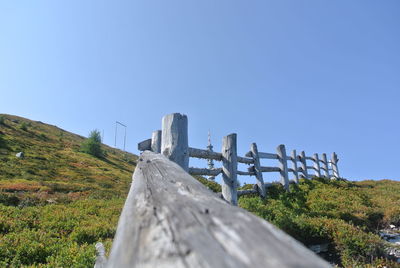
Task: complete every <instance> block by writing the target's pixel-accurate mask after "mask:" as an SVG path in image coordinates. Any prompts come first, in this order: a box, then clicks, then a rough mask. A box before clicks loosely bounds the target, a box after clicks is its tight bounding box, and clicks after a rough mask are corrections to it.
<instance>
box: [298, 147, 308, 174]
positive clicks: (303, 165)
mask: <svg viewBox="0 0 400 268" xmlns="http://www.w3.org/2000/svg"><path fill="white" fill-rule="evenodd" d="M300 163H301V170H302V173H303V175H304V178H305V179H308V178H309V177H308V171H307V158H306V153H305V152H304V151H302V152H301V153H300Z"/></svg>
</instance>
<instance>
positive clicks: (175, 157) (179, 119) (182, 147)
mask: <svg viewBox="0 0 400 268" xmlns="http://www.w3.org/2000/svg"><path fill="white" fill-rule="evenodd" d="M161 152H162V154H163V155H165V156H166V157H168V158H169V160H171V161H173V162H175V163H177V164H178V165H179V166H181V167H182V168H183V169H184V170H185V171H186V172H188V171H189V145H188V120H187V116H186V115H183V114H179V113H174V114H169V115H166V116H164V117H163V119H162V138H161Z"/></svg>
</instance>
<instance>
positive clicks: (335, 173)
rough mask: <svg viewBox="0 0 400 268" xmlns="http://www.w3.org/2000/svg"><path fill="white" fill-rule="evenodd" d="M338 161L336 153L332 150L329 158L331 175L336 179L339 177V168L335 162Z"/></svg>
mask: <svg viewBox="0 0 400 268" xmlns="http://www.w3.org/2000/svg"><path fill="white" fill-rule="evenodd" d="M338 161H339V159H338V157H337V154H336V153H335V152H334V153H332V158H331V164H332V171H333V177H335V178H336V179H338V178H340V177H339V169H338V166H337V162H338Z"/></svg>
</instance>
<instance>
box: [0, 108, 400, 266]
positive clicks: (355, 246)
mask: <svg viewBox="0 0 400 268" xmlns="http://www.w3.org/2000/svg"><path fill="white" fill-rule="evenodd" d="M1 117H3V123H2V124H1V123H0V138H1V137H2V140H3V146H0V267H93V265H94V260H95V247H94V245H95V243H96V242H98V241H101V242H103V243H104V244H105V246H106V250H107V252H109V250H110V246H111V242H112V238H113V236H114V233H115V230H116V225H117V221H118V218H119V215H120V213H121V210H122V207H123V204H124V201H125V198H126V195H127V192H128V190H129V185H130V182H131V176H132V172H133V170H134V168H135V165H136V161H137V156H135V155H132V154H126V153H124V152H122V151H120V150H116V149H113V148H110V147H108V146H105V145H102V144H101V145H100V146H101V147H100V148H101V150H102V151H103V152H104V153H105V154H104V156H103V157H102V158H97V157H93V156H92V155H90V154H87V153H84V152H82V151H81V150H82V144H85V141H87V140H89V139H85V138H83V137H81V136H78V135H74V134H72V133H69V132H66V131H64V130H62V129H59V128H57V127H55V126H50V125H46V124H43V123H41V122H35V121H30V120H27V119H24V118H20V117H15V116H9V115H0V118H1ZM23 123H25V125H26V127H27V130H24V129H22V128H21V127H20V126H21V125H22V124H23ZM96 139H97V140H98V137H97V138H96ZM20 151H23V152H24V154H25V157H24V158H23V159H21V158H16V157H15V153H17V152H20ZM196 179H198V180H199V181H200V182H202V183H203V184H204V185H206V186H207V187H208V188H210V189H211V190H212V191H214V192H221V186H220V185H219V184H217V183H215V182H212V181H209V180H206V179H204V178H202V177H199V176H196ZM252 187H253V185H251V184H245V185H244V186H243V187H242V189H251V188H252ZM290 188H291V192H290V193H286V192H285V191H284V189H283V188H282V187H281V186H280V185H274V186H272V187H270V188H269V189H268V197H267V198H266V199H265V200H262V199H261V198H259V197H258V196H256V195H247V196H243V197H241V198H240V199H239V205H240V206H241V207H242V208H244V209H247V210H249V211H251V212H253V213H254V214H256V215H258V216H260V217H262V218H264V219H266V220H268V221H270V222H272V223H273V224H275V225H276V226H278V227H279V228H281V229H283V230H284V231H286V232H287V233H289V234H290V235H292V236H293V237H295V238H296V239H298V240H300V241H301V242H302V243H304V244H306V245H311V244H319V243H325V242H326V243H329V254H327V255H326V256H325V258H326V259H328V260H330V261H333V262H335V263H337V264H338V265H340V266H343V267H379V265H381V266H380V267H383V266H382V265H387V267H399V266H398V265H397V266H396V264H394V263H391V262H389V261H387V260H385V259H382V250H383V247H384V245H383V241H382V240H381V239H380V238H379V237H378V236H377V235H376V232H377V230H379V229H380V228H382V227H384V226H387V225H388V224H395V225H397V226H399V225H400V182H395V181H389V180H383V181H362V182H347V181H329V180H325V179H314V180H311V181H309V180H301V182H300V184H298V185H291V186H290Z"/></svg>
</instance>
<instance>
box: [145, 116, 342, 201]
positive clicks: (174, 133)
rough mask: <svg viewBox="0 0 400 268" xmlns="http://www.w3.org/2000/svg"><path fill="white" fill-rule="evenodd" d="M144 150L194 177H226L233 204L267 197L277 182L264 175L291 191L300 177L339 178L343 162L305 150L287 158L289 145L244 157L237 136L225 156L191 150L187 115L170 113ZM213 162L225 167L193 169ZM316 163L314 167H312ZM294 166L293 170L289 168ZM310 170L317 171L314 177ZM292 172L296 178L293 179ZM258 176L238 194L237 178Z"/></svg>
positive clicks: (225, 144) (226, 142)
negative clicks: (197, 162) (198, 162)
mask: <svg viewBox="0 0 400 268" xmlns="http://www.w3.org/2000/svg"><path fill="white" fill-rule="evenodd" d="M138 149H139V150H140V151H146V150H149V151H152V152H155V153H162V154H163V155H165V156H167V157H168V158H169V159H170V160H171V161H173V162H175V163H177V164H178V165H179V166H181V167H182V168H183V169H184V170H185V171H187V172H188V173H190V174H191V175H204V176H217V175H219V174H222V181H221V186H222V196H223V198H224V199H225V200H227V201H228V202H229V203H231V204H232V205H237V199H238V196H240V195H243V194H254V193H258V194H260V195H261V196H262V197H265V196H266V190H267V188H268V187H269V186H271V185H272V184H273V183H265V182H264V178H263V173H265V172H276V173H279V176H280V183H281V184H282V185H283V187H285V189H286V190H287V191H289V183H298V182H299V179H300V178H306V179H310V178H311V177H312V176H316V177H327V178H334V179H337V178H339V170H338V166H337V163H338V161H339V159H338V157H337V155H336V153H333V154H332V157H331V160H328V159H327V155H326V154H325V153H323V154H321V158H320V156H319V155H318V154H314V155H313V156H306V154H305V152H304V151H302V152H301V153H300V154H297V152H296V150H293V151H291V154H290V155H287V151H286V147H285V145H283V144H281V145H279V146H278V147H277V148H276V152H275V153H266V152H260V151H258V148H257V144H256V143H252V144H251V145H250V151H249V152H248V153H246V155H245V156H244V157H242V156H238V154H237V135H236V134H235V133H233V134H230V135H228V136H225V137H223V139H222V149H221V153H218V152H211V151H209V150H203V149H196V148H191V147H189V144H188V120H187V117H186V115H182V114H179V113H174V114H169V115H166V116H164V117H163V119H162V130H157V131H154V132H153V134H152V138H151V139H148V140H145V141H143V142H140V143H139V144H138ZM190 157H195V158H201V159H213V160H216V161H221V162H222V168H213V169H209V168H195V167H189V158H190ZM262 159H273V160H276V161H277V166H262V165H261V161H262ZM309 161H312V165H310V164H309ZM238 163H243V164H247V165H249V167H248V170H247V171H240V170H238ZM289 164H290V167H289ZM309 171H314V174H313V175H312V174H310V172H309ZM289 173H291V174H293V179H289ZM238 175H239V176H240V175H250V176H255V178H256V184H255V187H254V188H253V189H252V190H242V191H238V185H239V183H238V179H237V176H238Z"/></svg>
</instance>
